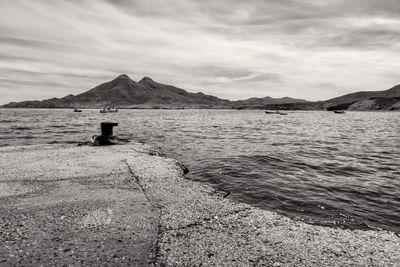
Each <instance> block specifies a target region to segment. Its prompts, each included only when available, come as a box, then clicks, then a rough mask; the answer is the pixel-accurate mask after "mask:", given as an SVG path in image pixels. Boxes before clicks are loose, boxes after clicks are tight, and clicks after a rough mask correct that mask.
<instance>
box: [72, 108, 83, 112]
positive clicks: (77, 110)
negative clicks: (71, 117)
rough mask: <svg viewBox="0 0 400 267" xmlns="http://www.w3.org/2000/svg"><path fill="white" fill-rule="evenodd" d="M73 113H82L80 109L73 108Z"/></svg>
mask: <svg viewBox="0 0 400 267" xmlns="http://www.w3.org/2000/svg"><path fill="white" fill-rule="evenodd" d="M74 112H82V110H81V109H77V108H74Z"/></svg>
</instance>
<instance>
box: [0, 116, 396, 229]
mask: <svg viewBox="0 0 400 267" xmlns="http://www.w3.org/2000/svg"><path fill="white" fill-rule="evenodd" d="M102 121H113V122H118V123H119V125H118V127H116V128H115V129H114V133H115V134H116V135H118V136H119V137H120V138H123V139H130V140H134V141H138V142H145V143H148V144H153V145H157V146H160V147H162V148H163V150H164V151H165V152H166V153H167V155H168V156H170V157H173V158H176V159H178V160H179V161H181V162H183V163H184V164H186V165H187V166H188V167H189V169H190V173H189V175H188V176H187V178H188V179H192V180H196V181H201V182H204V183H207V184H210V185H212V186H214V187H215V188H216V189H217V190H221V191H224V192H226V193H228V192H230V194H229V196H228V197H229V198H232V199H236V200H239V201H242V202H246V203H250V204H251V205H254V206H257V207H260V208H262V209H268V210H272V211H275V212H278V213H281V214H284V215H287V216H289V217H292V218H294V219H298V220H303V221H306V222H309V223H316V224H321V225H329V226H334V227H344V228H356V229H371V228H379V229H386V230H390V231H394V232H397V233H400V113H398V112H346V113H345V114H334V113H332V112H327V111H315V112H308V111H296V112H295V111H293V112H289V114H288V115H287V116H282V115H277V114H265V113H264V112H263V111H261V110H256V111H255V110H252V111H251V110H120V111H119V112H118V113H108V114H100V113H99V110H83V112H82V113H74V112H72V110H65V109H0V146H13V145H31V144H45V143H46V144H52V143H72V144H74V143H78V142H82V141H88V140H89V139H90V137H91V136H92V135H94V134H99V133H100V122H102Z"/></svg>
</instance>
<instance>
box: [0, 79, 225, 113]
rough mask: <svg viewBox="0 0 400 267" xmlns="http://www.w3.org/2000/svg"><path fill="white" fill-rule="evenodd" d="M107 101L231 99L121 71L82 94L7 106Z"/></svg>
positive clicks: (215, 103)
mask: <svg viewBox="0 0 400 267" xmlns="http://www.w3.org/2000/svg"><path fill="white" fill-rule="evenodd" d="M106 105H110V106H115V107H121V108H135V107H147V108H149V107H181V106H188V107H195V108H215V107H229V106H230V101H229V100H225V99H220V98H218V97H215V96H211V95H205V94H203V93H189V92H187V91H185V90H183V89H180V88H177V87H175V86H171V85H165V84H161V83H158V82H155V81H153V80H152V79H150V78H149V77H144V78H143V79H141V80H140V81H139V82H135V81H133V80H131V79H130V78H129V77H128V75H126V74H122V75H120V76H118V77H117V78H115V79H114V80H112V81H109V82H106V83H103V84H100V85H98V86H96V87H94V88H93V89H91V90H89V91H86V92H84V93H82V94H79V95H76V96H74V95H68V96H66V97H63V98H51V99H47V100H43V101H23V102H18V103H16V102H11V103H9V104H6V105H4V106H3V107H8V108H13V107H15V108H20V107H24V108H55V107H60V108H70V107H81V108H102V107H104V106H106Z"/></svg>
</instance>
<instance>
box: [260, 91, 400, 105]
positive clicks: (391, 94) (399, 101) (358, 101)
mask: <svg viewBox="0 0 400 267" xmlns="http://www.w3.org/2000/svg"><path fill="white" fill-rule="evenodd" d="M266 108H267V109H277V110H324V109H326V110H359V111H368V110H400V85H396V86H394V87H392V88H390V89H388V90H384V91H363V92H356V93H351V94H347V95H343V96H339V97H335V98H332V99H329V100H326V101H318V102H303V103H288V104H270V105H267V106H266Z"/></svg>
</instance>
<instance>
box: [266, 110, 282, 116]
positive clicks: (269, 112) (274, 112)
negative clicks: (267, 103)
mask: <svg viewBox="0 0 400 267" xmlns="http://www.w3.org/2000/svg"><path fill="white" fill-rule="evenodd" d="M265 114H277V115H287V113H285V112H280V111H278V110H277V111H268V110H266V111H265Z"/></svg>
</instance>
